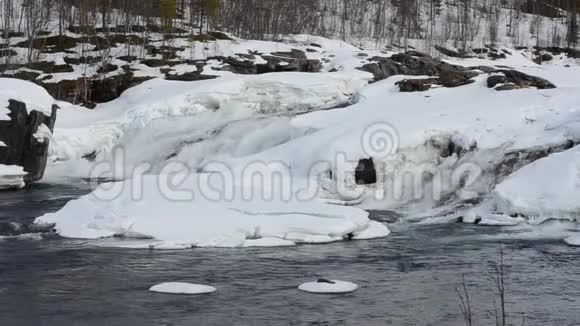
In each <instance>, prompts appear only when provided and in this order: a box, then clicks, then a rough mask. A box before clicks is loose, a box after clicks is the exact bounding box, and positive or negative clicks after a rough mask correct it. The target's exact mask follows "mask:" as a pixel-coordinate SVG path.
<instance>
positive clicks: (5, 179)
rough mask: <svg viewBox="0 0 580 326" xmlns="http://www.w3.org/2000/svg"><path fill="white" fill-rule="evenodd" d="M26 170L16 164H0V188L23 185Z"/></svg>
mask: <svg viewBox="0 0 580 326" xmlns="http://www.w3.org/2000/svg"><path fill="white" fill-rule="evenodd" d="M25 176H26V172H25V171H24V169H23V168H22V167H20V166H17V165H3V164H0V190H6V189H19V188H22V187H24V177H25Z"/></svg>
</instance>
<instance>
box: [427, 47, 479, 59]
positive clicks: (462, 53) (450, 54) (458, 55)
mask: <svg viewBox="0 0 580 326" xmlns="http://www.w3.org/2000/svg"><path fill="white" fill-rule="evenodd" d="M434 48H435V50H437V51H439V52H440V53H442V54H444V55H446V56H448V57H452V58H469V57H470V56H469V55H467V53H466V52H465V51H461V50H460V51H455V50H450V49H447V48H444V47H442V46H439V45H435V46H434Z"/></svg>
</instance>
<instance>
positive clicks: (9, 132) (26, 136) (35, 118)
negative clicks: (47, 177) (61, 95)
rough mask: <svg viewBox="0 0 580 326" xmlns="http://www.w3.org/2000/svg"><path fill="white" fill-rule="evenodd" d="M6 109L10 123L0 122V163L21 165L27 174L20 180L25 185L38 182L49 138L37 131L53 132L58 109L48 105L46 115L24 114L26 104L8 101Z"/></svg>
mask: <svg viewBox="0 0 580 326" xmlns="http://www.w3.org/2000/svg"><path fill="white" fill-rule="evenodd" d="M7 108H8V110H9V111H10V113H9V114H8V115H9V117H10V120H9V121H6V120H0V141H2V142H3V143H4V144H6V147H3V146H2V147H0V164H4V165H18V166H21V167H22V168H23V169H24V171H25V172H27V173H28V175H27V176H26V177H25V178H24V181H25V182H26V183H27V184H29V183H31V182H34V181H37V180H40V179H41V178H42V176H43V175H44V169H45V167H46V161H47V158H48V145H49V139H47V138H44V137H43V136H42V134H41V133H40V132H39V128H40V130H42V129H45V128H48V130H50V132H52V131H53V129H54V123H55V121H56V114H57V110H58V107H57V106H56V105H53V106H52V111H51V115H50V116H46V115H45V114H44V113H42V112H39V111H31V112H28V110H27V109H26V104H24V103H22V102H19V101H16V100H9V102H8V107H7ZM43 125H44V126H43ZM37 132H38V133H37Z"/></svg>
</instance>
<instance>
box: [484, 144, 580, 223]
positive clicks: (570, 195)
mask: <svg viewBox="0 0 580 326" xmlns="http://www.w3.org/2000/svg"><path fill="white" fill-rule="evenodd" d="M495 195H496V196H497V197H498V198H499V202H500V204H501V205H503V206H504V207H503V210H504V212H506V213H508V212H509V213H520V214H523V215H526V216H529V217H541V218H572V219H575V218H577V217H578V216H580V201H578V198H580V146H576V147H573V148H571V149H569V150H567V151H565V152H562V153H557V154H552V155H550V156H548V157H546V158H543V159H540V160H538V161H536V162H534V163H531V164H529V165H527V166H524V167H523V168H521V169H520V170H518V171H517V172H515V173H514V174H512V175H511V176H509V177H508V178H507V179H506V180H505V181H503V182H502V183H500V184H499V185H497V186H496V189H495Z"/></svg>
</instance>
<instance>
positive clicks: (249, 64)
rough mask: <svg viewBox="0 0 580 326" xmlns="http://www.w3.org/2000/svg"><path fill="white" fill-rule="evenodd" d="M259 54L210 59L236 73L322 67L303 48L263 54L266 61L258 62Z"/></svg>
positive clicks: (258, 72)
mask: <svg viewBox="0 0 580 326" xmlns="http://www.w3.org/2000/svg"><path fill="white" fill-rule="evenodd" d="M256 55H257V54H238V57H242V58H243V59H239V58H235V57H212V58H209V59H208V60H218V61H221V62H223V63H224V64H225V65H224V67H222V68H221V69H222V70H225V71H230V72H233V73H236V74H243V75H255V74H265V73H271V72H285V71H297V72H318V71H320V69H322V63H321V62H320V60H313V59H308V58H307V57H306V54H305V53H304V52H303V51H301V50H296V49H293V50H291V51H288V52H273V53H270V54H262V55H261V57H262V59H264V60H265V61H266V62H265V63H256V62H255V60H254V59H256Z"/></svg>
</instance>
